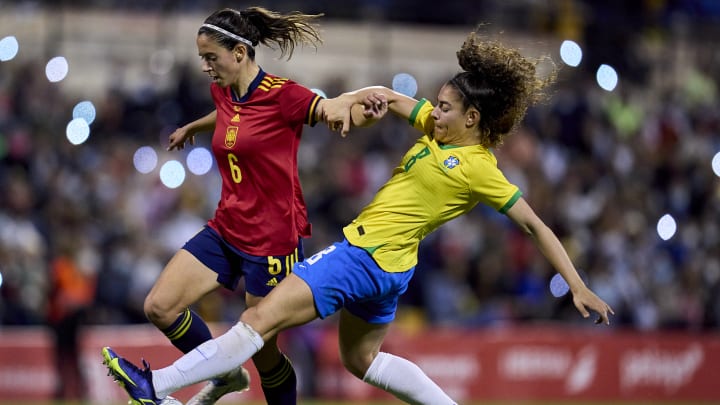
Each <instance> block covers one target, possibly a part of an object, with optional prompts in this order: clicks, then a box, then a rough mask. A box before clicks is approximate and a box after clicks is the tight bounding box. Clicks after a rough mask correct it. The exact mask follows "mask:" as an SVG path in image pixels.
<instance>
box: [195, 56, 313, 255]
mask: <svg viewBox="0 0 720 405" xmlns="http://www.w3.org/2000/svg"><path fill="white" fill-rule="evenodd" d="M210 92H211V93H212V97H213V100H214V101H215V108H216V110H217V119H216V122H215V132H214V133H213V137H212V151H213V155H214V156H215V161H216V162H217V165H218V168H219V170H220V175H221V177H222V193H221V196H220V202H218V206H217V209H216V211H215V217H214V218H212V219H210V220H209V221H208V225H209V226H210V227H212V228H213V229H215V230H216V231H217V232H218V233H219V234H220V235H221V236H222V237H223V238H224V239H225V240H226V241H227V242H228V243H230V244H231V245H232V246H234V247H236V248H238V249H240V250H241V251H243V252H245V253H249V254H251V255H255V256H276V255H277V256H279V255H287V254H290V253H291V252H292V251H293V250H294V249H295V248H296V247H297V244H298V240H299V238H305V237H309V236H310V223H309V222H308V218H307V207H306V206H305V200H304V198H303V194H302V189H301V186H300V179H299V177H298V169H297V151H298V146H299V144H300V137H301V134H302V129H303V125H304V124H308V125H314V124H315V123H316V120H315V109H316V107H317V105H318V101H319V100H320V99H321V97H320V96H318V95H317V94H315V93H313V92H312V91H311V90H309V89H308V88H306V87H303V86H301V85H299V84H297V83H295V82H293V81H292V80H288V79H284V78H280V77H277V76H273V75H270V74H266V73H265V72H263V71H262V70H260V73H258V75H257V77H256V78H255V80H253V82H252V84H251V85H250V87H249V89H248V92H247V94H246V95H245V96H244V97H242V98H241V99H239V100H238V99H237V98H236V97H235V95H234V93H233V91H232V90H231V88H230V87H229V86H228V87H226V88H222V87H220V86H218V85H216V84H215V83H212V84H211V85H210Z"/></svg>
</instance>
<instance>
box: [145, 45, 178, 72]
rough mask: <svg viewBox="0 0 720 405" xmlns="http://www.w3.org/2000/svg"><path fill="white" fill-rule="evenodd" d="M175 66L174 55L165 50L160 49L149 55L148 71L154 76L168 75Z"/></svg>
mask: <svg viewBox="0 0 720 405" xmlns="http://www.w3.org/2000/svg"><path fill="white" fill-rule="evenodd" d="M174 65H175V55H174V54H173V53H172V52H170V51H169V50H167V49H160V50H157V51H155V52H153V53H152V55H150V71H151V72H152V73H154V74H156V75H166V74H168V73H170V70H172V68H173V66H174Z"/></svg>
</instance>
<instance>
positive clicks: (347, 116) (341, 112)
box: [318, 86, 417, 136]
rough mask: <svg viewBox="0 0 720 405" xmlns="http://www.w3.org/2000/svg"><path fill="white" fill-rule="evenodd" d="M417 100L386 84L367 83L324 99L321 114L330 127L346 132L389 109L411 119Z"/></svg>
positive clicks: (365, 123) (376, 117)
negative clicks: (360, 87)
mask: <svg viewBox="0 0 720 405" xmlns="http://www.w3.org/2000/svg"><path fill="white" fill-rule="evenodd" d="M416 104H417V100H415V99H414V98H412V97H408V96H405V95H403V94H401V93H398V92H395V91H393V90H390V89H388V88H387V87H383V86H371V87H365V88H362V89H359V90H355V91H351V92H348V93H343V94H341V95H340V96H338V97H335V98H332V99H328V100H323V101H322V104H321V105H320V108H319V109H318V110H319V111H318V114H319V116H320V118H321V119H322V120H323V121H325V122H326V123H327V124H328V126H329V127H330V129H332V130H339V131H340V133H341V134H342V135H343V136H345V135H347V133H348V131H349V130H350V126H351V124H352V125H354V126H368V125H371V124H372V123H374V122H375V121H377V120H378V119H380V118H381V117H382V116H384V115H385V111H386V109H387V110H389V111H391V112H393V113H394V114H396V115H398V116H400V117H403V118H405V119H408V118H409V117H410V114H411V113H412V110H413V108H414V107H415V105H416Z"/></svg>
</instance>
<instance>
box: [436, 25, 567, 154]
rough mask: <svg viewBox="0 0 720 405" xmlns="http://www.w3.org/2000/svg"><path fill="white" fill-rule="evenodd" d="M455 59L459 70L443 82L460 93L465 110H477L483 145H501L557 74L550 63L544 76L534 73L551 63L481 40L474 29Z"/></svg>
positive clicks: (545, 96) (495, 42)
mask: <svg viewBox="0 0 720 405" xmlns="http://www.w3.org/2000/svg"><path fill="white" fill-rule="evenodd" d="M457 58H458V63H459V64H460V67H461V68H462V69H463V71H462V72H460V73H458V74H456V75H455V76H454V77H453V78H452V79H450V80H449V81H448V83H447V84H449V85H451V86H453V87H454V88H455V89H456V90H457V91H458V93H460V96H461V97H462V99H463V104H464V108H465V109H467V108H470V107H471V106H472V107H475V108H476V109H477V110H478V111H480V123H479V128H480V143H481V144H482V145H484V146H487V147H493V146H498V145H500V144H502V142H503V140H504V139H505V137H506V136H507V135H508V134H510V133H511V132H512V130H513V129H514V128H515V126H516V125H517V124H518V123H520V121H521V120H522V119H523V117H524V116H525V112H526V111H527V109H528V107H529V106H531V105H533V104H536V103H538V102H540V101H543V100H545V99H546V98H547V94H546V93H545V89H546V88H547V87H548V86H549V85H550V84H552V83H553V82H554V81H555V79H556V77H557V71H556V68H555V65H554V64H553V68H552V71H551V73H550V74H549V75H548V76H547V77H545V78H539V77H538V76H537V73H536V67H537V65H538V64H539V63H540V62H542V61H545V60H549V61H550V62H551V63H552V60H551V59H550V58H549V57H548V56H545V57H541V58H537V59H533V58H529V57H525V56H522V55H521V54H520V52H518V51H517V50H516V49H512V48H508V47H505V46H503V45H502V44H500V43H498V42H497V41H491V40H483V38H481V35H480V34H479V33H478V31H473V32H471V33H470V34H469V35H468V37H467V38H466V39H465V42H464V43H463V45H462V47H461V48H460V50H459V51H458V52H457Z"/></svg>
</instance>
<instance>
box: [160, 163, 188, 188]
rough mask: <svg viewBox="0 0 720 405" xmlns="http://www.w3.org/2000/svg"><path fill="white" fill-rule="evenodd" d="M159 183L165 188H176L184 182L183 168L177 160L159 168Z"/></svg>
mask: <svg viewBox="0 0 720 405" xmlns="http://www.w3.org/2000/svg"><path fill="white" fill-rule="evenodd" d="M160 181H161V182H162V184H164V185H165V187H167V188H178V187H180V185H181V184H183V182H184V181H185V168H184V167H183V165H182V163H180V162H178V161H177V160H170V161H167V162H165V164H163V165H162V167H160Z"/></svg>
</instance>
